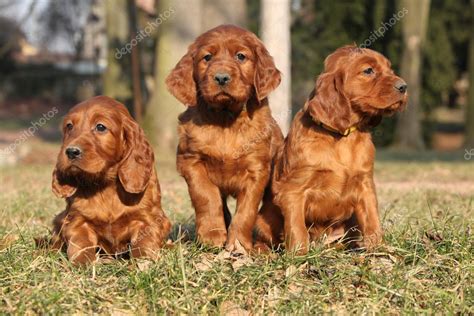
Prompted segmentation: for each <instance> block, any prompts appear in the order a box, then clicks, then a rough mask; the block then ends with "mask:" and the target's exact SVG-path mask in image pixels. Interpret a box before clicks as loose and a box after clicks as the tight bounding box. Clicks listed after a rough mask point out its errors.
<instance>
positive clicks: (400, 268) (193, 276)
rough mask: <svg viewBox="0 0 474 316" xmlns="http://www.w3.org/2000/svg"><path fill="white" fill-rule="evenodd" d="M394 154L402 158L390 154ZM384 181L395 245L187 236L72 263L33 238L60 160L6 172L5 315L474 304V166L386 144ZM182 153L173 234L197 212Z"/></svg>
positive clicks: (465, 307) (1, 268) (379, 176)
mask: <svg viewBox="0 0 474 316" xmlns="http://www.w3.org/2000/svg"><path fill="white" fill-rule="evenodd" d="M390 157H396V159H391V158H390ZM379 158H380V160H379V161H378V162H377V163H376V181H377V185H378V187H377V189H378V195H379V204H380V212H381V216H382V219H383V226H384V229H385V244H384V246H382V247H381V248H380V249H378V250H377V251H376V252H373V253H364V252H347V251H343V250H339V249H334V248H328V247H323V246H321V245H314V247H313V248H312V250H311V251H310V253H309V254H308V255H307V256H305V257H293V256H292V255H291V254H282V255H274V256H261V257H251V258H248V257H233V256H229V255H228V254H226V253H225V252H220V251H219V250H215V249H206V248H203V247H201V246H199V245H197V244H196V243H195V242H193V241H177V242H175V243H174V247H173V248H172V249H167V250H164V251H162V256H161V260H159V261H158V262H149V261H146V260H128V261H126V260H124V261H119V260H115V261H112V262H104V263H99V264H97V265H95V266H91V267H88V268H76V267H73V266H71V264H70V263H69V262H68V261H67V259H66V258H65V256H64V254H62V253H48V252H45V251H43V250H38V249H36V248H35V247H34V243H33V238H34V237H36V236H39V235H44V234H46V233H47V232H48V228H49V227H50V222H51V220H52V218H53V216H54V214H55V213H57V212H59V211H60V210H61V209H62V208H63V207H64V201H62V200H59V199H56V198H55V197H54V196H53V194H52V193H51V191H50V174H51V171H52V165H51V164H49V163H47V164H44V163H34V164H28V165H21V166H16V167H9V168H3V169H0V187H1V191H0V215H1V216H0V289H1V290H0V291H1V295H0V313H2V314H4V313H16V314H24V313H29V314H32V313H44V312H48V313H52V314H58V313H73V312H76V313H88V314H90V313H104V314H124V313H125V314H126V313H134V314H144V313H160V314H162V313H166V312H171V313H176V314H178V313H179V314H180V313H184V314H198V313H212V314H219V313H220V314H227V313H231V312H233V313H236V314H242V315H245V314H246V313H254V314H263V313H265V314H267V313H272V312H275V313H278V314H283V313H299V314H309V313H319V312H334V313H372V312H375V313H384V314H385V313H391V314H400V313H420V312H421V313H438V314H439V313H441V314H454V313H461V314H473V313H474V280H473V274H474V264H473V263H474V258H473V257H474V250H473V241H474V236H473V233H472V226H473V215H474V214H473V210H474V206H473V205H474V201H473V200H474V199H473V198H474V174H473V172H472V171H473V170H474V168H473V166H474V165H473V163H472V162H466V161H462V153H459V159H457V158H456V159H437V158H432V159H425V158H423V159H420V161H419V162H417V160H413V159H414V158H416V156H414V157H412V156H410V157H401V156H396V155H392V154H390V153H387V152H380V155H379ZM170 160H172V159H168V160H165V161H160V162H159V163H158V165H157V166H158V173H159V177H160V182H161V186H162V190H163V204H164V208H165V210H166V212H167V214H168V216H169V217H170V218H171V220H172V221H173V222H174V223H175V232H174V234H173V237H174V238H175V239H176V238H177V237H178V233H177V232H176V231H177V230H179V225H183V227H182V228H181V229H185V228H187V229H191V230H192V227H193V226H192V224H193V211H192V208H191V204H190V201H189V197H188V194H187V189H186V186H185V183H184V182H183V181H182V180H181V179H180V178H179V177H178V175H177V174H176V172H175V171H174V164H173V162H172V161H170Z"/></svg>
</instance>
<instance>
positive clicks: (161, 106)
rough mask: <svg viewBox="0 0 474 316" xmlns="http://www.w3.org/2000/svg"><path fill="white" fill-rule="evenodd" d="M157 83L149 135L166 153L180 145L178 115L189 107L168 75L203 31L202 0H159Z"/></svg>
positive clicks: (149, 113) (150, 107) (146, 120)
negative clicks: (170, 86) (174, 90)
mask: <svg viewBox="0 0 474 316" xmlns="http://www.w3.org/2000/svg"><path fill="white" fill-rule="evenodd" d="M157 14H158V16H159V17H161V24H160V25H159V26H158V31H159V34H158V40H157V45H156V52H155V75H154V76H155V78H154V79H155V80H154V81H155V82H154V87H153V91H152V96H151V99H150V102H149V103H148V106H147V109H146V114H145V118H144V126H145V129H146V130H147V135H148V137H149V138H150V140H151V141H152V142H153V144H155V145H158V144H159V147H160V149H162V150H163V151H165V152H168V153H169V152H171V151H174V150H175V149H176V145H177V123H178V115H179V114H180V113H181V112H183V111H184V110H185V109H186V108H185V106H184V105H183V104H181V103H179V102H178V100H176V99H175V98H174V97H173V96H172V95H171V94H170V93H169V92H168V91H167V89H166V86H165V78H166V76H167V75H168V74H169V72H170V71H171V69H172V68H173V67H174V66H175V65H176V63H177V62H178V61H179V59H180V58H181V57H182V56H183V55H184V54H185V53H186V51H187V48H188V46H189V45H190V44H191V43H192V42H193V41H194V39H195V38H196V37H197V36H198V35H199V34H200V32H201V17H202V12H201V1H200V0H193V1H181V0H160V1H159V2H158V11H157Z"/></svg>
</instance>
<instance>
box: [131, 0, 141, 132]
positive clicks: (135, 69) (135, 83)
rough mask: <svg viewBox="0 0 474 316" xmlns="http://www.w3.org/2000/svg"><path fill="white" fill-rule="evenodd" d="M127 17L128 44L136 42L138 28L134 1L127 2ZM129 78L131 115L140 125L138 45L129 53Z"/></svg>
mask: <svg viewBox="0 0 474 316" xmlns="http://www.w3.org/2000/svg"><path fill="white" fill-rule="evenodd" d="M128 16H129V28H130V30H129V33H130V43H133V42H134V41H136V37H137V32H138V26H137V8H136V6H135V0H128ZM130 57H131V61H132V64H131V69H130V70H131V76H132V88H133V114H134V117H135V119H136V120H137V121H138V122H139V123H140V122H141V121H142V115H143V106H142V104H143V97H142V76H141V64H140V50H139V47H138V45H133V46H132V52H131V55H130Z"/></svg>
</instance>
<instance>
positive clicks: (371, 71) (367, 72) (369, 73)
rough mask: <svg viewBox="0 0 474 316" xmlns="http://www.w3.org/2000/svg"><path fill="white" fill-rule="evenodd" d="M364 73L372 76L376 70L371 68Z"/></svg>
mask: <svg viewBox="0 0 474 316" xmlns="http://www.w3.org/2000/svg"><path fill="white" fill-rule="evenodd" d="M364 73H365V74H366V75H371V74H373V73H374V70H373V69H372V68H370V67H369V68H367V69H365V70H364Z"/></svg>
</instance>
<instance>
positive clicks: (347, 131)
mask: <svg viewBox="0 0 474 316" xmlns="http://www.w3.org/2000/svg"><path fill="white" fill-rule="evenodd" d="M318 125H319V126H321V127H322V128H324V129H325V130H328V131H330V132H333V133H337V134H339V135H342V136H349V134H350V133H352V132H355V131H357V126H351V127H349V128H348V129H346V130H345V131H344V132H343V133H341V132H340V131H338V130H337V129H334V128H332V127H331V126H328V125H326V124H324V123H323V122H319V123H318Z"/></svg>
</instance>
